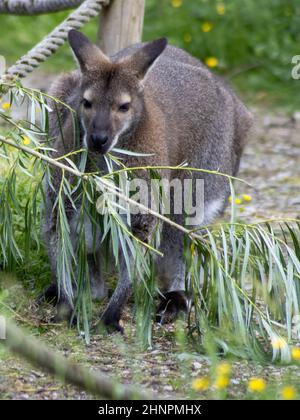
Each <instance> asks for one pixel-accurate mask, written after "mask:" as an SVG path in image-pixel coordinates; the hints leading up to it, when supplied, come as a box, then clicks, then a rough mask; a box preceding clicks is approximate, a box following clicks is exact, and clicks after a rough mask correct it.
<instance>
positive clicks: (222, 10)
mask: <svg viewBox="0 0 300 420" xmlns="http://www.w3.org/2000/svg"><path fill="white" fill-rule="evenodd" d="M216 11H217V13H218V15H220V16H223V15H225V13H226V7H225V4H224V3H219V4H217V5H216Z"/></svg>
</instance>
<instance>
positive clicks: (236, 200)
mask: <svg viewBox="0 0 300 420" xmlns="http://www.w3.org/2000/svg"><path fill="white" fill-rule="evenodd" d="M234 202H235V204H237V205H239V204H242V200H241V199H240V198H236V199H235V200H234Z"/></svg>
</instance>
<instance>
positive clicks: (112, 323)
mask: <svg viewBox="0 0 300 420" xmlns="http://www.w3.org/2000/svg"><path fill="white" fill-rule="evenodd" d="M120 319H121V316H120V314H119V313H114V312H111V311H109V310H106V311H105V312H104V314H103V315H102V316H101V320H100V323H101V324H102V325H103V326H104V328H105V330H106V331H107V332H108V333H114V332H119V333H121V334H124V328H123V327H122V326H121V324H120Z"/></svg>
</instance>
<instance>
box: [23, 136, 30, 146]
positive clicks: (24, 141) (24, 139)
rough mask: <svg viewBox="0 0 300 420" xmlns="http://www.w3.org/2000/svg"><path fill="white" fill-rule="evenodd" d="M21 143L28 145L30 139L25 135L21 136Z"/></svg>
mask: <svg viewBox="0 0 300 420" xmlns="http://www.w3.org/2000/svg"><path fill="white" fill-rule="evenodd" d="M23 144H24V145H25V146H28V145H29V144H30V140H29V138H28V137H27V136H23Z"/></svg>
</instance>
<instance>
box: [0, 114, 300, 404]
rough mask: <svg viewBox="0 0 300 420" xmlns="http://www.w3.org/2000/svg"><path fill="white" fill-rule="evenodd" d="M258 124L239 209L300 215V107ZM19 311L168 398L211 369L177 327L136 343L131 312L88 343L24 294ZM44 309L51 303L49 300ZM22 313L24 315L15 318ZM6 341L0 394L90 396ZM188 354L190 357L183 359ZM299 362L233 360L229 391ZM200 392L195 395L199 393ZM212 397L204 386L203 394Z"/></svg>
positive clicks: (124, 377)
mask: <svg viewBox="0 0 300 420" xmlns="http://www.w3.org/2000/svg"><path fill="white" fill-rule="evenodd" d="M254 112H255V116H256V124H255V131H254V133H253V136H252V138H251V139H250V141H249V143H248V145H247V147H246V150H245V153H244V157H243V160H242V164H241V171H240V174H239V176H240V177H241V178H243V179H245V180H246V181H248V182H249V183H251V184H252V186H253V188H250V187H249V186H247V185H244V184H238V185H237V194H238V196H241V195H242V194H247V195H251V197H252V199H251V201H249V202H244V203H241V204H240V205H239V206H238V216H239V217H241V218H246V219H247V220H248V221H254V220H259V219H277V218H282V217H284V218H297V217H298V216H299V215H300V194H299V186H300V147H299V140H300V138H299V132H300V112H298V113H297V112H296V113H294V115H293V116H287V115H285V114H284V113H279V112H277V113H275V114H273V113H271V112H268V111H266V110H255V111H254ZM20 306H21V312H19V307H16V308H15V309H16V312H19V313H22V319H20V320H21V321H22V322H21V324H22V325H24V326H26V325H28V326H30V325H31V324H33V325H35V328H34V329H32V328H31V331H34V333H35V335H40V338H41V339H42V340H43V341H45V342H46V343H48V344H49V345H50V346H51V347H53V348H55V349H57V350H59V351H60V352H61V353H62V354H64V355H65V356H66V357H67V358H68V359H70V360H73V361H78V362H80V363H81V364H83V365H85V366H88V367H90V368H91V369H96V370H100V371H102V372H104V373H105V374H109V375H111V376H113V377H115V378H116V379H120V380H121V381H122V382H123V383H125V384H126V383H131V382H134V383H138V384H141V387H142V388H145V389H151V390H153V391H154V392H157V393H158V395H159V394H163V395H165V396H166V397H169V398H177V397H179V398H187V397H188V396H191V395H192V394H191V382H192V379H193V378H195V377H197V376H204V375H205V374H207V373H208V370H209V361H208V359H207V358H206V357H204V356H201V355H199V354H196V353H194V352H193V351H191V352H190V353H187V352H186V351H182V349H181V348H180V345H179V344H178V343H176V340H175V338H174V327H173V326H169V327H158V326H156V327H155V332H154V345H153V348H152V349H149V350H147V351H145V352H140V351H139V350H138V348H137V345H136V341H135V336H134V326H133V324H132V317H131V315H130V313H129V312H128V313H127V316H126V317H125V321H124V325H125V336H124V337H120V336H119V335H111V336H107V337H105V336H100V335H97V336H93V337H92V341H91V344H90V345H89V346H86V345H85V344H84V341H83V340H82V338H80V337H78V335H77V333H76V331H73V330H68V329H67V328H66V327H65V326H58V325H51V324H49V325H47V324H40V323H39V321H38V319H39V317H38V312H37V309H36V308H34V305H33V303H32V302H29V303H28V301H27V302H22V303H21V304H20ZM44 310H45V311H47V310H49V311H50V309H48V308H44ZM16 319H17V320H18V317H17V318H16ZM1 352H2V350H1V348H0V398H2V399H3V398H5V399H19V398H20V399H32V398H37V399H73V398H76V399H86V398H90V397H91V396H90V395H87V394H85V393H84V392H79V391H78V390H76V389H75V388H73V387H71V386H69V385H63V384H61V383H60V382H58V381H57V380H54V379H53V378H52V377H51V376H49V375H48V374H45V373H44V372H41V371H39V370H38V369H36V368H32V367H31V366H30V365H28V364H27V363H24V362H23V361H22V360H20V359H19V358H16V357H14V356H12V355H10V354H7V353H4V352H2V353H1ZM183 361H184V363H183ZM291 371H293V372H294V373H296V375H298V378H299V380H300V371H299V368H297V367H295V366H285V367H279V366H275V365H271V364H270V365H267V366H260V365H259V364H257V363H256V362H255V363H254V362H249V361H234V362H233V374H232V380H231V386H230V390H229V393H228V397H229V398H243V396H244V394H245V392H246V382H247V379H248V378H249V377H251V376H255V375H258V376H263V377H265V378H266V379H268V380H270V379H272V380H274V381H278V380H279V379H280V378H282V377H284V376H285V375H288V374H289V372H291ZM192 396H193V395H192ZM201 396H202V397H205V396H206V395H205V394H199V395H198V397H201Z"/></svg>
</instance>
